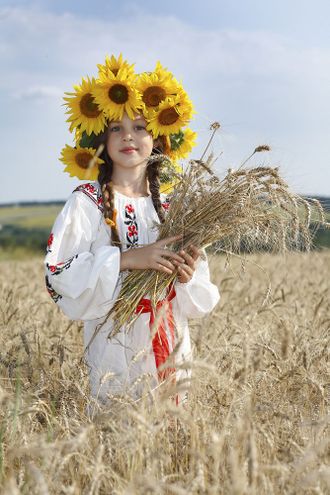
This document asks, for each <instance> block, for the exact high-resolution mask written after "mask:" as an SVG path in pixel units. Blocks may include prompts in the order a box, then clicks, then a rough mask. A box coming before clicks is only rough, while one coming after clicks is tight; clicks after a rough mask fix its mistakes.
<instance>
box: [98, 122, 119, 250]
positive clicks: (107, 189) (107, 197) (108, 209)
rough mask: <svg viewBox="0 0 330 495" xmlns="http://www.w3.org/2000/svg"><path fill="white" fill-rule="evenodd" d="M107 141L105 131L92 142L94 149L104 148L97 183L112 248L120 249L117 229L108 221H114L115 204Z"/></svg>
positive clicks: (111, 165) (111, 164)
mask: <svg viewBox="0 0 330 495" xmlns="http://www.w3.org/2000/svg"><path fill="white" fill-rule="evenodd" d="M106 139H107V131H105V132H103V133H102V134H100V135H98V136H96V137H95V140H94V143H93V145H94V148H96V149H97V148H98V147H99V146H100V145H101V144H102V145H103V146H104V148H103V151H102V153H101V154H100V158H101V159H102V160H103V161H104V163H102V164H101V165H100V167H99V175H98V179H97V180H98V182H99V184H100V186H101V191H102V197H103V204H104V218H105V219H106V220H107V219H108V220H109V224H108V225H110V226H111V241H112V244H113V245H114V246H117V247H119V248H120V249H121V242H120V238H119V233H118V229H117V225H116V223H112V224H110V220H112V221H113V220H114V217H115V215H116V210H115V202H114V193H113V188H112V182H111V177H112V167H113V163H112V160H111V158H110V157H109V155H108V152H107V150H106V147H105V143H106Z"/></svg>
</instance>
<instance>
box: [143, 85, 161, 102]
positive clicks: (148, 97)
mask: <svg viewBox="0 0 330 495" xmlns="http://www.w3.org/2000/svg"><path fill="white" fill-rule="evenodd" d="M165 97H166V91H165V89H164V88H162V87H161V86H150V87H149V88H147V89H146V90H145V91H144V92H143V95H142V100H143V102H144V103H145V104H146V105H147V106H148V107H157V105H159V103H160V102H161V101H163V100H164V99H165Z"/></svg>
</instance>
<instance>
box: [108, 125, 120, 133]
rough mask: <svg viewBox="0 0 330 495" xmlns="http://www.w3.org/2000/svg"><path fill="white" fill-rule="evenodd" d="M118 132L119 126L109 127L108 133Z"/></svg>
mask: <svg viewBox="0 0 330 495" xmlns="http://www.w3.org/2000/svg"><path fill="white" fill-rule="evenodd" d="M117 131H119V125H114V126H113V127H110V132H117Z"/></svg>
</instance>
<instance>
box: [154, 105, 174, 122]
mask: <svg viewBox="0 0 330 495" xmlns="http://www.w3.org/2000/svg"><path fill="white" fill-rule="evenodd" d="M178 118H179V114H178V112H177V111H176V109H175V107H171V108H165V109H164V110H162V111H161V112H160V114H159V116H158V121H159V123H160V124H161V125H172V124H174V123H175V122H176V121H177V120H178Z"/></svg>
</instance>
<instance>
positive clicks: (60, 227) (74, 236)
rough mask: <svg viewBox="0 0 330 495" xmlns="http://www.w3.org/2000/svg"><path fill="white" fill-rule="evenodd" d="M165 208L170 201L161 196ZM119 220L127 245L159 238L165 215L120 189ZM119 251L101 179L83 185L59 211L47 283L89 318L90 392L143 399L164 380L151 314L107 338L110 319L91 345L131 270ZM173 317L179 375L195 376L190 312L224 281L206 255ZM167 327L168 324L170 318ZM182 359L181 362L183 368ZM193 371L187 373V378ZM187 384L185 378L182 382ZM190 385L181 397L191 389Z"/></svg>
mask: <svg viewBox="0 0 330 495" xmlns="http://www.w3.org/2000/svg"><path fill="white" fill-rule="evenodd" d="M161 199H162V205H163V208H164V209H165V210H166V209H167V208H168V207H169V203H168V200H167V199H166V198H165V197H164V196H161ZM114 201H115V208H116V210H117V212H118V214H117V225H118V231H119V236H120V240H121V242H122V244H123V250H126V249H130V248H132V247H137V246H139V245H145V244H149V243H151V242H155V241H156V240H157V229H155V225H154V222H157V221H158V216H157V213H156V211H155V209H154V206H153V203H152V199H151V197H150V196H148V197H139V198H129V197H127V196H125V195H123V194H120V193H117V192H115V196H114ZM119 267H120V250H119V248H118V247H115V246H112V245H111V230H110V228H109V227H108V225H107V224H106V223H105V220H104V217H103V201H102V195H101V190H100V186H99V184H98V182H91V183H88V184H83V185H81V186H79V187H78V188H77V189H76V190H75V191H74V192H73V193H72V195H71V196H70V197H69V199H68V201H67V202H66V204H65V205H64V207H63V210H62V211H61V213H60V214H59V215H58V217H57V219H56V221H55V223H54V226H53V229H52V232H51V234H50V237H49V240H48V246H47V256H46V258H45V269H46V286H47V289H48V291H49V294H50V295H51V297H52V298H53V300H54V301H55V303H56V304H57V305H58V306H59V307H60V308H61V309H62V310H63V312H64V313H65V314H66V315H67V316H68V317H69V318H70V319H73V320H83V321H84V342H85V360H86V364H87V366H88V368H89V373H90V385H91V394H92V396H93V397H94V398H96V399H98V400H99V401H100V402H101V403H107V402H108V400H109V398H111V395H113V394H114V395H117V394H124V393H128V394H129V395H130V396H131V397H133V398H139V397H140V396H141V395H142V393H143V392H144V391H148V390H149V391H150V390H154V389H157V387H158V386H159V385H161V383H160V380H159V375H158V372H157V367H156V361H155V354H154V350H153V345H152V338H151V329H150V313H149V314H148V313H142V314H140V315H139V317H138V318H137V320H136V321H135V323H134V326H133V327H132V328H131V329H130V330H127V329H125V328H122V329H121V331H120V332H119V333H118V334H117V335H116V336H115V337H113V338H111V339H108V335H109V333H110V332H111V328H112V325H113V323H112V321H111V320H110V319H109V320H108V321H107V322H106V323H105V324H104V325H103V326H102V328H101V330H100V331H99V332H98V333H97V335H96V337H95V338H94V340H92V342H91V344H90V345H89V346H88V344H89V343H90V341H91V338H92V337H93V335H94V330H95V328H96V326H97V325H98V324H99V323H101V322H103V321H104V317H105V315H106V314H107V313H108V311H109V310H110V309H111V307H112V305H113V303H114V302H115V300H116V298H117V296H118V294H119V291H120V288H121V283H122V279H123V277H124V276H125V273H124V272H120V271H119ZM174 287H175V297H174V298H173V299H172V301H171V303H172V316H173V319H174V322H175V341H174V342H173V341H172V340H171V338H170V337H169V339H168V344H169V348H170V351H172V350H173V347H175V346H176V349H175V366H178V368H177V369H176V372H175V377H176V380H177V382H179V381H181V380H183V382H187V381H188V382H189V378H190V370H189V365H186V366H184V365H182V364H183V363H184V362H186V361H188V362H189V361H191V358H192V356H191V344H190V336H189V328H188V324H187V318H196V317H201V316H203V315H205V314H207V313H209V312H210V311H211V310H212V309H213V308H214V306H215V305H216V304H217V302H218V300H219V292H218V288H217V287H216V286H215V285H213V284H212V283H211V282H210V278H209V269H208V264H207V261H206V260H202V259H201V260H199V262H198V265H197V268H196V270H195V272H194V275H193V277H192V279H191V280H190V281H189V282H188V283H186V284H182V283H179V282H175V286H174ZM165 328H166V331H168V325H167V323H166V324H165ZM180 365H181V368H180ZM185 378H188V380H185ZM179 383H180V382H179ZM186 390H187V386H186V385H185V386H184V387H183V389H182V391H181V392H180V395H179V396H177V397H179V400H182V399H183V397H184V396H185V394H186Z"/></svg>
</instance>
